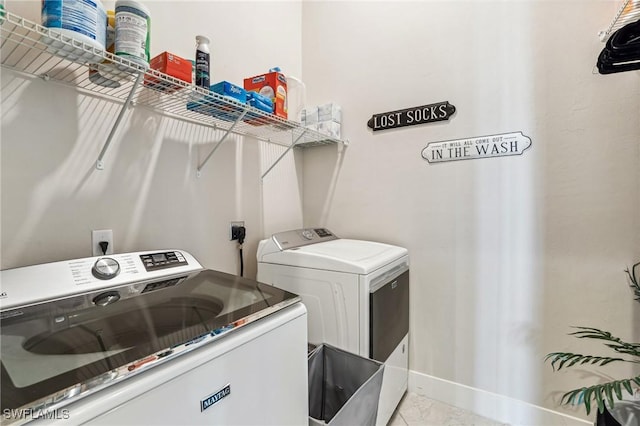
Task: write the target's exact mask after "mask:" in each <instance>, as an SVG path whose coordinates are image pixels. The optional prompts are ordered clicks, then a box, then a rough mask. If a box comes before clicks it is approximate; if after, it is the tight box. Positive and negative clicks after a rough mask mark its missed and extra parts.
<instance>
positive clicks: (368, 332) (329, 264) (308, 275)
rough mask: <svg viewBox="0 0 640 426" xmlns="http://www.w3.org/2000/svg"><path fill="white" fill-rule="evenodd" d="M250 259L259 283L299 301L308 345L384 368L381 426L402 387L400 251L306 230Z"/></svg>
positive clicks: (405, 290) (272, 242)
mask: <svg viewBox="0 0 640 426" xmlns="http://www.w3.org/2000/svg"><path fill="white" fill-rule="evenodd" d="M257 257H258V259H257V260H258V275H257V279H258V281H260V282H264V283H267V284H272V285H274V286H277V287H279V288H282V289H284V290H287V291H289V292H292V293H294V294H298V295H300V297H301V298H302V302H303V303H304V305H305V306H306V308H307V312H308V338H309V342H310V343H312V344H316V345H317V344H320V343H328V344H330V345H333V346H336V347H339V348H342V349H345V350H347V351H350V352H353V353H356V354H359V355H361V356H366V357H369V358H372V359H375V360H378V361H381V362H384V363H385V372H384V380H383V384H382V390H381V393H380V404H379V407H378V418H377V424H382V425H385V424H386V423H387V422H388V421H389V419H390V418H391V415H392V414H393V411H394V410H395V408H396V406H397V405H398V403H399V401H400V399H401V398H402V396H403V395H404V393H405V392H406V390H407V383H408V361H409V351H408V346H409V254H408V251H407V249H405V248H402V247H397V246H392V245H388V244H382V243H377V242H372V241H361V240H350V239H341V238H338V237H336V236H335V235H334V234H333V233H332V232H331V231H329V230H327V229H324V228H307V229H298V230H292V231H286V232H281V233H277V234H274V235H273V236H272V237H271V238H269V239H266V240H263V241H261V242H260V244H259V246H258V253H257Z"/></svg>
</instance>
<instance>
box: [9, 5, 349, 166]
mask: <svg viewBox="0 0 640 426" xmlns="http://www.w3.org/2000/svg"><path fill="white" fill-rule="evenodd" d="M0 22H1V25H0V31H1V35H2V37H1V39H0V40H1V45H0V47H1V50H0V58H1V62H2V67H4V68H7V69H11V70H13V71H16V72H20V73H25V74H28V75H32V76H38V77H41V78H43V79H44V80H47V81H55V82H57V83H61V84H64V85H68V86H73V87H75V88H77V89H78V90H79V91H81V92H84V93H88V94H93V95H98V96H100V97H103V98H105V99H109V100H112V101H115V102H119V103H121V104H124V106H125V107H126V106H127V104H128V103H131V104H133V105H143V106H146V107H149V108H151V109H153V110H154V111H156V112H158V113H160V114H163V115H168V116H170V117H173V118H176V119H179V120H184V121H187V122H192V123H196V124H199V125H203V126H207V127H212V128H214V129H218V130H222V131H227V132H228V133H233V134H237V135H241V136H249V137H253V138H256V139H258V140H261V141H266V142H270V143H274V144H278V145H283V146H287V147H292V146H295V147H306V146H315V145H326V144H337V143H342V144H345V145H346V144H347V142H346V141H341V140H338V139H335V138H331V137H328V136H326V135H323V134H321V133H319V132H317V131H314V130H311V129H306V128H304V127H302V126H301V125H300V124H298V123H296V122H292V121H289V120H285V119H282V118H280V117H277V116H275V115H273V114H269V113H266V112H263V111H261V110H259V109H257V108H253V107H251V106H249V105H246V104H243V103H241V102H238V101H236V100H234V99H231V98H227V97H225V96H221V95H218V94H217V93H213V92H210V91H208V90H204V89H202V88H199V87H195V86H194V85H192V84H190V83H187V82H184V81H182V80H179V79H176V78H173V77H171V76H169V75H166V74H163V73H161V72H159V71H156V70H153V69H145V68H144V67H142V66H141V65H139V64H137V63H135V62H132V61H129V60H127V59H125V58H123V57H120V56H115V55H113V54H111V53H110V52H107V51H105V50H101V49H96V48H94V47H93V46H91V45H89V44H86V43H83V42H82V41H80V40H78V39H75V38H71V37H68V36H66V35H63V34H60V33H59V32H56V30H55V29H50V28H46V27H43V26H41V25H39V24H36V23H34V22H31V21H29V20H27V19H24V18H22V17H20V16H18V15H15V14H12V13H11V12H5V16H4V18H2V17H0ZM140 74H143V75H142V78H138V77H139V75H140ZM118 122H119V120H118ZM117 124H118V123H116V125H117ZM112 133H113V132H112ZM107 144H108V142H107ZM105 148H106V146H105ZM103 151H104V150H103ZM101 155H102V154H101Z"/></svg>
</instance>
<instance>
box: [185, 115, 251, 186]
mask: <svg viewBox="0 0 640 426" xmlns="http://www.w3.org/2000/svg"><path fill="white" fill-rule="evenodd" d="M248 110H249V109H248V108H245V109H244V110H243V111H242V114H240V117H238V119H237V120H236V121H234V123H233V124H232V125H231V127H229V129H227V132H226V133H225V134H224V135H223V136H222V138H220V140H219V141H218V143H217V144H216V146H214V147H213V149H212V150H211V152H210V153H209V155H207V157H206V158H205V159H204V161H202V163H200V165H199V166H198V168H197V169H196V176H197V177H200V176H202V168H203V167H204V166H205V164H207V161H209V159H210V158H211V156H213V153H214V152H216V150H217V149H218V148H220V146H221V145H222V143H223V142H224V141H225V140H226V139H227V136H229V133H231V132H232V131H233V128H234V127H236V124H238V123H239V122H241V121H242V119H243V118H244V116H245V114H246V113H247V111H248Z"/></svg>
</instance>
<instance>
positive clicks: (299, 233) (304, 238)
mask: <svg viewBox="0 0 640 426" xmlns="http://www.w3.org/2000/svg"><path fill="white" fill-rule="evenodd" d="M337 239H338V237H336V236H335V235H334V234H333V233H332V232H331V231H329V230H328V229H326V228H303V229H296V230H293V231H285V232H279V233H277V234H273V240H274V241H275V243H276V244H277V245H278V248H280V250H287V249H294V248H296V247H302V246H306V245H309V244H316V243H322V242H325V241H331V240H337Z"/></svg>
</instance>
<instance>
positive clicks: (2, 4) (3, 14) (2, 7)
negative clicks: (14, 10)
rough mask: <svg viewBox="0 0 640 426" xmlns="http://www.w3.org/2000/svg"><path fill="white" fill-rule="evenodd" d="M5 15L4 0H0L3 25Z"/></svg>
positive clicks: (0, 17) (0, 22)
mask: <svg viewBox="0 0 640 426" xmlns="http://www.w3.org/2000/svg"><path fill="white" fill-rule="evenodd" d="M4 16H5V12H4V0H0V25H2V23H3V22H4Z"/></svg>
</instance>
